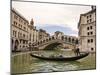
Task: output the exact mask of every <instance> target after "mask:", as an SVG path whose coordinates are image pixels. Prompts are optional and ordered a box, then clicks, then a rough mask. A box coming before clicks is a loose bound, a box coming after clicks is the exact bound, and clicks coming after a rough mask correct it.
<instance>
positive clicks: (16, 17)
mask: <svg viewBox="0 0 100 75" xmlns="http://www.w3.org/2000/svg"><path fill="white" fill-rule="evenodd" d="M11 18H12V20H11V41H12V45H11V48H12V51H25V50H28V48H29V45H32V44H33V43H34V42H36V41H38V40H39V31H38V30H37V29H36V27H35V26H34V21H33V19H31V21H30V23H29V22H28V20H27V19H26V18H24V17H23V16H22V15H21V14H20V13H19V12H18V11H16V10H15V9H14V8H13V9H12V10H11Z"/></svg>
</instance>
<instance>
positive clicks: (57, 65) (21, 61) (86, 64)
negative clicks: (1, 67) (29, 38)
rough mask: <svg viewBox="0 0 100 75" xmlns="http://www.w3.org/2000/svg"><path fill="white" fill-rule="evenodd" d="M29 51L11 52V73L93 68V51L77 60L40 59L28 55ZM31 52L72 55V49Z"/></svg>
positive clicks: (94, 66) (46, 54)
mask: <svg viewBox="0 0 100 75" xmlns="http://www.w3.org/2000/svg"><path fill="white" fill-rule="evenodd" d="M29 53H30V52H21V53H16V54H12V56H11V59H12V60H11V62H12V64H11V71H12V73H37V72H57V71H73V70H83V69H84V70H87V69H95V68H96V65H95V64H96V61H95V53H90V54H89V55H88V56H87V57H85V58H82V59H80V60H77V61H47V60H40V59H37V58H34V57H31V56H30V55H29ZM33 53H38V54H42V55H45V56H48V55H51V54H53V55H55V56H56V55H59V54H62V55H67V56H71V55H74V53H73V52H72V51H40V52H37V51H33Z"/></svg>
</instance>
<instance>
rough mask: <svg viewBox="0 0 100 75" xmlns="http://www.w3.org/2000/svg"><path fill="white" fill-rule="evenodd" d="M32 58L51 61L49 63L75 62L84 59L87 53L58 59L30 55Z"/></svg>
mask: <svg viewBox="0 0 100 75" xmlns="http://www.w3.org/2000/svg"><path fill="white" fill-rule="evenodd" d="M30 55H31V56H32V57H35V58H38V59H43V60H51V61H75V60H78V59H81V58H84V57H86V56H88V55H89V53H81V54H80V55H78V56H72V57H64V56H59V57H45V56H43V55H41V56H40V55H36V54H32V53H30Z"/></svg>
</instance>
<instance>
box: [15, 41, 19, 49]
mask: <svg viewBox="0 0 100 75" xmlns="http://www.w3.org/2000/svg"><path fill="white" fill-rule="evenodd" d="M18 45H19V42H18V40H15V46H14V51H17V49H18Z"/></svg>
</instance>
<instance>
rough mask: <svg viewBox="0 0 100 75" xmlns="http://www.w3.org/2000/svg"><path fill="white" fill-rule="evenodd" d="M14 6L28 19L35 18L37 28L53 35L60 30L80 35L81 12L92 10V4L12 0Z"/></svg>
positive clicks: (68, 33)
mask: <svg viewBox="0 0 100 75" xmlns="http://www.w3.org/2000/svg"><path fill="white" fill-rule="evenodd" d="M12 7H13V8H14V9H16V10H17V11H18V12H19V13H20V14H21V15H23V16H24V17H25V18H26V19H27V20H29V21H30V20H31V19H32V18H33V20H34V25H35V26H36V27H37V29H40V28H42V29H45V30H46V31H47V32H49V33H50V34H51V35H52V34H53V33H54V32H55V31H58V30H59V31H62V32H63V33H64V34H65V35H71V36H78V28H77V25H78V22H79V17H80V14H82V13H86V12H88V11H90V10H91V6H80V5H61V4H46V3H33V2H16V1H12Z"/></svg>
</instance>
